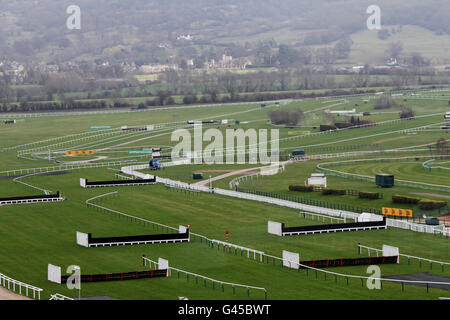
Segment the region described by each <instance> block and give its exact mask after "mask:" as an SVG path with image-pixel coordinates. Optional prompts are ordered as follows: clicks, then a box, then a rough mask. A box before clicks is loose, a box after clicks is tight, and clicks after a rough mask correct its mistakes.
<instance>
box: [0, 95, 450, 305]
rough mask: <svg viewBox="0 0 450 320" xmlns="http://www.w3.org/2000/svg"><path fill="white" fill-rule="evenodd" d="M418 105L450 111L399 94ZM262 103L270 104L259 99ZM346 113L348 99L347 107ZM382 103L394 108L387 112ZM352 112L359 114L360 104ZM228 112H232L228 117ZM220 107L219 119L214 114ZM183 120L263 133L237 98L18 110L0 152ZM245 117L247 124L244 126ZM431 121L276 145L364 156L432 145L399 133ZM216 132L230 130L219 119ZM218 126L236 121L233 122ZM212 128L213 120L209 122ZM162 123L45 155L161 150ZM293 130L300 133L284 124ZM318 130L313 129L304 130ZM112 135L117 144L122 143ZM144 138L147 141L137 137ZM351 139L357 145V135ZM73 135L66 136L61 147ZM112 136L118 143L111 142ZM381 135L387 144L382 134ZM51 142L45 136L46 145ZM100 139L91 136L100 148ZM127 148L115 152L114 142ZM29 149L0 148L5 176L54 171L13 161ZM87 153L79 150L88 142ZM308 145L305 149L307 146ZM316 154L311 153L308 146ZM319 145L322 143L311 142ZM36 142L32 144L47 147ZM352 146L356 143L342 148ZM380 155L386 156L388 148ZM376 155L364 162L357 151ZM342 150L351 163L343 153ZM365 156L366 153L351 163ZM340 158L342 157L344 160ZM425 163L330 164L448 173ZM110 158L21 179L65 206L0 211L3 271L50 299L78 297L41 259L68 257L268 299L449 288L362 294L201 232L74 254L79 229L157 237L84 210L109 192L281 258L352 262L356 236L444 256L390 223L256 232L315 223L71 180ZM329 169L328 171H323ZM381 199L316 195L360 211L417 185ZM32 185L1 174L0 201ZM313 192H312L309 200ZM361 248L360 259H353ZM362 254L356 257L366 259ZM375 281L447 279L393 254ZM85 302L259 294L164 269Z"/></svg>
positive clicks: (442, 176)
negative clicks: (127, 109)
mask: <svg viewBox="0 0 450 320" xmlns="http://www.w3.org/2000/svg"><path fill="white" fill-rule="evenodd" d="M362 100H363V98H349V99H348V102H345V103H343V104H342V105H339V106H336V107H335V108H337V110H340V109H341V108H344V109H351V108H353V106H354V105H355V104H358V105H359V106H361V109H362V110H370V111H373V107H372V104H371V103H368V104H364V103H362ZM333 103H335V102H329V101H326V100H325V101H322V100H317V101H302V102H292V103H290V104H289V105H288V107H296V106H297V107H301V108H302V109H303V110H305V111H308V110H311V111H312V110H315V109H317V108H321V107H323V106H326V105H332V104H333ZM404 103H405V105H407V106H411V107H412V108H415V110H417V113H416V114H417V116H420V115H426V114H427V113H439V112H443V111H446V110H447V109H448V104H447V102H446V101H439V100H438V101H434V100H420V101H412V100H411V101H410V100H409V99H408V101H406V102H404ZM271 108H272V107H271ZM356 108H357V109H358V107H356ZM391 111H392V110H391ZM358 112H359V110H358ZM229 114H231V115H229ZM226 115H228V116H226ZM322 117H323V110H317V111H312V112H308V113H307V116H306V118H305V120H304V122H303V123H300V125H303V126H304V127H305V128H307V127H312V126H316V125H318V124H320V123H321V121H322ZM370 117H373V119H375V117H376V121H377V122H382V121H387V120H394V119H396V118H398V115H397V114H395V113H390V114H389V113H386V114H378V115H373V116H370ZM193 119H238V120H241V122H242V121H249V123H248V124H243V125H242V126H243V128H257V129H262V128H268V129H271V128H275V127H274V126H271V125H270V124H267V121H266V120H267V109H261V108H260V106H259V104H255V105H243V106H239V105H237V106H220V107H219V106H218V107H207V108H198V109H180V110H160V111H146V112H142V113H123V114H99V115H76V116H47V117H36V118H24V121H22V122H18V123H17V124H14V125H10V126H7V125H3V124H2V125H0V135H1V137H2V140H1V145H0V147H1V148H5V147H11V146H14V145H19V144H25V143H30V142H33V141H41V140H45V139H50V138H54V137H58V136H65V135H69V134H76V133H81V132H87V131H91V130H90V126H92V125H112V126H113V127H114V128H118V127H120V126H122V125H128V126H138V125H147V124H156V123H165V122H182V121H187V120H193ZM252 121H254V122H252ZM438 122H442V117H440V116H438V115H436V116H430V117H424V118H418V119H416V120H408V121H403V122H396V123H387V124H383V125H379V126H375V127H369V128H360V129H351V130H342V131H339V132H336V133H329V134H322V135H316V136H310V137H298V138H295V139H291V140H282V141H281V142H280V147H281V148H286V150H290V149H294V148H297V147H304V146H309V147H308V148H310V149H311V154H324V153H335V152H337V151H327V150H325V149H323V148H326V147H327V146H329V147H330V148H331V147H332V146H343V147H344V146H349V147H350V146H354V145H358V149H357V150H370V147H368V146H367V145H370V144H384V145H383V148H384V149H391V148H401V147H410V146H417V145H423V144H429V143H434V142H435V141H436V140H437V139H439V138H440V137H441V136H443V137H446V135H445V132H442V133H441V132H435V131H431V132H428V131H426V132H421V131H417V133H416V134H406V133H403V132H399V131H401V130H404V129H410V128H416V127H420V126H426V125H432V124H435V123H438ZM227 128H228V127H227ZM229 128H237V126H235V125H231V126H230V127H229ZM219 129H220V130H222V131H223V130H224V129H225V127H219ZM172 130H173V128H170V127H169V128H168V129H167V130H165V131H164V130H162V131H158V132H156V131H155V132H154V133H152V132H149V133H143V134H142V135H138V134H140V133H134V134H130V135H129V136H126V135H123V134H121V133H118V134H117V135H113V136H111V137H110V138H111V139H110V140H107V139H106V138H98V137H91V138H88V139H86V140H84V141H77V142H73V143H69V142H68V143H67V144H65V145H62V146H54V147H53V146H52V147H50V148H51V151H56V150H64V149H72V148H73V147H74V146H77V145H82V144H89V143H91V144H92V145H94V144H96V143H97V144H99V145H97V146H94V147H93V148H94V149H100V148H106V147H110V149H108V150H106V151H105V152H103V153H100V152H99V153H98V154H97V155H95V156H94V158H95V157H96V156H100V155H104V156H107V157H108V158H107V159H105V160H102V161H108V160H114V159H119V158H121V157H128V155H127V154H126V152H113V151H124V150H125V151H128V148H130V150H132V149H136V148H141V147H145V146H146V147H152V146H173V145H175V144H176V142H172V141H170V134H171V132H172ZM292 130H294V129H286V128H280V138H282V139H283V138H287V137H291V136H292V135H289V134H288V132H289V131H292ZM295 130H303V129H295ZM305 130H311V132H317V129H313V128H310V129H305ZM122 138H123V139H122ZM144 138H145V139H144ZM355 138H358V139H355ZM72 139H74V137H72V138H65V139H62V141H70V140H72ZM115 139H122V140H117V141H114V140H115ZM380 140H385V141H381V142H380ZM55 142H56V141H55ZM100 143H101V144H100ZM123 143H129V144H126V145H122V146H119V144H123ZM48 144H50V143H41V144H38V145H37V146H42V147H45V146H46V145H48ZM34 147H36V146H30V147H23V148H17V149H14V150H5V151H3V152H0V167H1V168H0V169H1V170H13V169H19V168H27V167H28V168H33V167H43V166H55V165H57V164H55V163H54V162H52V161H48V160H45V159H43V158H42V157H39V158H36V159H34V160H31V159H33V158H32V157H31V158H30V159H23V158H18V157H17V151H20V150H23V149H27V148H34ZM88 147H89V146H88ZM308 148H306V147H305V149H306V150H307V152H309V151H308ZM314 148H316V149H314ZM318 148H322V149H318ZM45 149H46V148H43V149H42V150H45ZM352 151H354V150H352ZM415 154H417V155H430V153H429V152H427V151H423V152H417V153H409V152H408V153H407V152H403V153H400V155H411V156H414V155H415ZM383 156H389V157H391V156H392V157H393V156H394V155H392V154H388V155H385V154H383ZM366 157H375V156H366ZM354 158H355V157H352V158H351V159H354ZM360 158H365V157H360ZM86 159H89V158H70V159H68V158H67V157H62V158H58V160H61V161H75V160H86ZM127 159H129V160H133V159H135V160H136V161H147V160H148V158H136V157H135V158H133V157H130V158H127ZM343 159H347V158H343ZM338 160H340V159H326V160H321V161H318V160H314V161H307V162H298V163H295V164H291V165H288V166H287V167H286V171H285V172H284V173H281V174H279V175H275V176H267V177H265V178H262V179H259V180H258V181H253V182H250V181H248V182H247V184H248V186H250V185H252V186H253V187H254V188H255V189H258V190H266V191H272V192H277V193H289V191H287V187H288V185H289V184H292V183H297V184H303V182H304V180H305V179H306V178H307V177H308V176H309V174H310V173H311V172H315V171H316V165H317V164H319V163H323V162H326V161H338ZM422 162H423V161H418V162H416V161H411V162H408V163H403V162H402V163H400V162H393V163H373V164H371V163H364V164H361V165H357V164H351V165H342V166H341V167H339V168H340V169H343V170H345V171H347V172H351V173H358V174H362V175H368V176H371V175H374V174H375V173H376V172H379V170H380V171H383V172H384V171H389V172H392V173H394V174H395V175H396V177H397V176H398V177H399V178H400V177H401V178H405V179H411V180H415V179H417V180H418V181H424V182H427V183H431V184H433V183H435V184H443V183H445V181H448V180H449V179H448V178H449V177H450V174H449V173H448V172H445V171H444V172H433V171H431V172H427V171H425V170H422V169H421V164H422ZM257 166H259V165H250V164H246V165H209V166H208V165H199V166H180V167H173V168H167V169H165V170H163V171H161V172H158V174H161V175H162V176H165V177H171V178H174V179H178V180H182V181H186V182H194V181H193V180H192V173H193V172H204V178H208V177H209V175H211V176H216V175H219V174H221V173H222V170H233V169H239V168H252V167H257ZM119 167H120V166H110V167H109V168H108V167H105V168H97V169H81V170H78V169H77V170H69V173H67V174H63V175H55V176H45V177H27V178H24V179H23V181H24V182H27V183H29V184H31V185H35V186H39V187H40V188H45V189H47V190H52V191H57V190H58V191H60V192H61V193H62V194H63V195H64V196H65V197H67V200H66V201H63V202H59V203H46V204H24V205H7V206H1V207H0V222H1V224H0V226H1V228H0V240H1V243H2V245H1V246H0V256H1V257H2V259H0V272H1V273H3V274H5V275H7V276H9V277H12V278H14V279H17V280H20V281H23V282H26V283H29V284H32V285H35V286H38V287H41V288H43V289H44V292H43V295H42V298H49V297H50V294H54V293H61V294H64V295H67V296H70V297H76V296H77V294H78V292H75V291H70V290H68V289H67V288H66V287H65V286H64V285H58V284H54V283H51V282H49V281H47V264H48V263H52V264H55V265H60V266H62V268H63V271H65V269H66V268H67V267H68V266H69V265H73V264H76V265H80V266H81V270H82V273H106V272H108V273H112V272H125V271H134V270H143V269H145V267H143V265H142V259H141V256H142V254H145V256H146V257H148V258H150V259H152V260H157V259H158V257H163V258H166V259H168V260H169V264H170V266H172V267H176V268H179V269H182V270H186V271H189V272H193V273H196V274H200V275H204V276H207V277H209V278H213V279H216V280H220V281H226V282H232V283H237V284H243V285H249V286H255V287H263V288H265V289H267V292H268V298H269V299H436V298H437V297H442V296H448V291H446V290H440V289H435V288H431V289H430V290H429V292H428V293H427V290H426V288H425V287H420V286H413V285H406V286H405V287H404V291H402V286H401V284H398V283H397V284H396V283H388V282H383V289H382V290H369V289H368V288H367V287H366V285H365V281H363V282H361V280H360V279H350V280H349V282H348V283H347V280H346V279H345V278H343V277H336V278H335V277H334V276H330V275H327V277H326V278H325V276H324V274H323V273H318V274H317V275H316V273H315V272H314V271H309V272H308V273H307V272H306V270H301V271H297V270H291V269H287V268H282V267H281V265H280V262H279V261H275V262H274V261H272V260H269V261H267V260H264V261H263V262H262V263H261V262H259V260H256V261H255V260H253V257H252V256H250V259H249V258H247V257H246V254H244V255H243V256H241V254H240V252H236V253H235V252H234V251H233V250H231V251H230V252H228V253H225V252H224V251H223V249H222V248H219V249H218V248H217V247H214V248H210V247H208V245H207V244H206V243H205V241H202V242H200V238H198V237H195V236H193V237H191V240H192V241H191V242H190V243H182V244H160V245H137V246H123V247H104V248H85V247H81V246H78V245H77V244H76V237H75V234H76V232H77V231H81V232H86V233H88V232H90V233H92V234H93V236H94V237H101V236H119V235H139V234H147V233H165V232H167V230H166V229H165V228H161V227H159V228H156V227H154V226H153V225H152V224H144V223H142V222H136V221H134V220H130V219H125V218H124V217H118V216H117V215H111V214H109V213H105V212H102V211H99V210H96V209H93V208H87V207H86V204H85V201H86V200H87V199H89V198H92V197H94V196H97V195H101V194H104V193H108V192H112V191H118V194H117V195H115V196H110V197H105V198H102V200H101V201H100V202H99V204H100V205H102V206H105V207H107V208H111V209H114V210H117V211H120V212H123V213H126V214H130V215H133V216H136V217H140V218H143V219H146V220H151V221H155V222H158V223H161V224H164V225H168V226H171V227H175V228H177V227H178V226H179V225H187V224H190V225H191V231H192V232H194V233H197V234H200V235H203V236H206V237H208V238H212V239H218V240H222V241H224V240H225V231H229V232H230V234H229V241H230V243H233V244H237V245H241V246H245V247H249V248H253V249H257V250H261V251H264V252H265V253H267V254H270V255H274V256H278V257H281V252H282V250H288V251H293V252H298V253H300V259H301V260H312V259H327V258H330V259H331V258H352V257H357V256H358V250H357V244H358V243H361V244H364V245H368V246H371V247H376V248H381V246H382V245H383V244H390V245H394V246H398V247H399V248H400V252H401V253H404V254H413V255H416V256H421V257H426V258H430V259H435V260H440V261H447V262H449V261H450V243H449V239H447V238H445V237H440V236H438V235H431V234H423V233H418V232H412V231H408V230H401V229H396V228H388V229H387V230H380V231H360V232H350V233H338V234H322V235H308V236H292V237H277V236H274V235H269V234H268V233H267V221H268V220H273V221H278V222H284V223H286V225H287V226H299V225H308V224H317V223H318V222H317V221H316V220H314V221H313V220H310V219H304V218H303V217H300V216H299V214H298V211H297V210H293V209H289V208H284V207H279V206H275V205H269V204H265V203H259V202H254V201H248V200H239V199H235V198H230V197H224V196H219V195H212V194H206V193H186V192H181V191H176V190H173V189H167V188H166V187H165V186H164V185H161V184H158V185H149V186H141V187H122V188H94V189H83V188H81V187H80V186H79V179H80V178H81V177H83V178H88V179H89V180H92V181H94V180H103V179H105V180H106V179H114V178H115V177H114V173H115V171H113V170H109V169H117V168H119ZM332 168H333V169H335V168H338V167H332ZM234 177H235V176H233V177H230V178H227V179H224V180H219V181H217V182H214V186H216V187H223V188H228V182H229V181H230V180H231V179H232V178H234ZM328 179H329V184H330V186H331V187H342V188H344V187H345V188H349V189H360V190H364V191H373V190H378V189H376V187H375V186H374V184H373V183H370V182H364V181H356V180H349V179H343V178H339V177H334V176H330V177H329V178H328ZM383 192H385V198H384V199H382V200H365V201H363V200H359V199H357V198H356V197H352V198H350V197H346V198H343V199H337V198H338V197H334V198H336V199H333V197H332V196H329V197H326V198H325V199H324V200H327V201H346V202H348V203H352V204H354V205H358V206H367V207H381V206H384V205H390V203H389V200H390V197H389V195H390V194H392V193H394V192H395V193H400V194H408V193H411V192H417V189H413V188H408V187H397V186H396V187H394V188H393V189H391V190H383ZM38 193H40V192H39V191H38V190H34V189H32V188H29V187H26V186H24V185H22V184H18V183H14V182H13V180H12V179H1V180H0V195H1V196H2V197H7V196H17V195H26V194H38ZM313 196H314V197H321V196H320V195H319V194H316V193H315V194H314V195H313ZM365 254H366V253H364V255H365ZM364 255H363V256H364ZM380 267H381V271H382V276H384V275H395V274H409V273H416V272H431V273H435V274H438V275H446V276H450V268H449V267H448V266H447V267H445V268H444V269H441V266H440V265H437V264H433V265H432V266H431V267H430V265H429V264H427V263H422V264H421V265H419V264H418V262H417V261H413V260H412V261H411V263H410V264H408V261H407V260H406V259H403V258H402V259H401V263H400V264H399V265H381V266H380ZM328 270H329V271H334V272H337V273H341V274H349V275H360V276H370V274H368V273H366V270H367V267H364V266H359V267H358V266H356V267H343V268H333V269H328ZM82 295H83V296H96V295H108V296H111V297H113V298H118V299H177V297H178V296H186V297H188V298H189V299H264V298H265V296H264V293H263V292H260V291H257V290H250V292H247V290H246V289H243V288H236V291H235V292H233V289H232V287H230V286H225V287H224V290H223V291H222V288H221V287H220V286H219V285H218V284H217V283H216V284H215V287H214V288H213V287H212V282H210V281H208V282H207V283H206V287H205V283H204V282H203V281H202V280H201V279H198V283H197V282H196V279H195V277H192V276H191V277H189V279H187V278H186V276H185V275H183V274H180V275H179V276H178V274H177V273H176V272H172V276H171V277H170V278H158V279H142V280H131V281H123V282H103V283H102V282H101V283H93V284H90V283H86V284H83V285H82Z"/></svg>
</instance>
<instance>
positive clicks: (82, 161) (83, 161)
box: [60, 156, 108, 164]
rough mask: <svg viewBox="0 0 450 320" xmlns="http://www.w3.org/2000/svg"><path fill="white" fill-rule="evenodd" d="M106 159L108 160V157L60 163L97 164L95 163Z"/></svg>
mask: <svg viewBox="0 0 450 320" xmlns="http://www.w3.org/2000/svg"><path fill="white" fill-rule="evenodd" d="M104 159H108V157H106V156H100V157H97V158H94V159H89V160H81V161H69V162H60V163H61V164H82V163H90V162H95V161H99V160H104Z"/></svg>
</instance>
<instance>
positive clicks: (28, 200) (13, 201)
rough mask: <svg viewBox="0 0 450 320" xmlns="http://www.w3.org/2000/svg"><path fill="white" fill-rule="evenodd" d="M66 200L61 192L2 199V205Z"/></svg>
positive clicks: (0, 201) (0, 202) (0, 200)
mask: <svg viewBox="0 0 450 320" xmlns="http://www.w3.org/2000/svg"><path fill="white" fill-rule="evenodd" d="M64 200H65V198H63V197H62V196H61V195H60V194H59V192H57V193H56V194H49V195H37V196H20V197H9V198H0V205H10V204H29V203H42V202H58V201H64Z"/></svg>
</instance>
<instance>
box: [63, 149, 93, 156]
mask: <svg viewBox="0 0 450 320" xmlns="http://www.w3.org/2000/svg"><path fill="white" fill-rule="evenodd" d="M92 154H95V151H94V150H68V151H66V156H80V155H92Z"/></svg>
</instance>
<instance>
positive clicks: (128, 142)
mask: <svg viewBox="0 0 450 320" xmlns="http://www.w3.org/2000/svg"><path fill="white" fill-rule="evenodd" d="M168 134H170V132H165V133H160V134H157V135H154V136H149V137H144V138H139V139H135V140H132V141H127V142H122V143H119V144H116V145H114V146H109V147H105V148H102V149H97V151H105V150H109V149H112V148H116V147H122V146H126V145H129V144H132V143H135V142H138V141H142V140H147V139H151V138H156V137H160V136H164V135H168Z"/></svg>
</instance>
